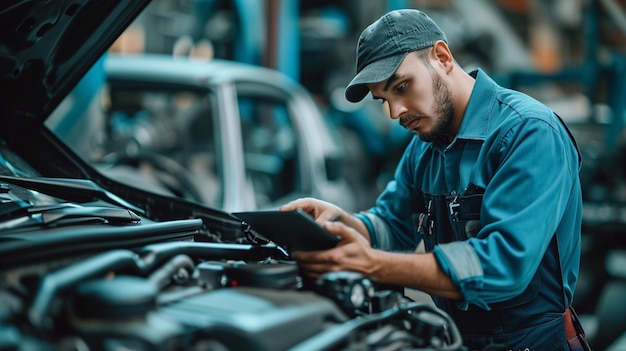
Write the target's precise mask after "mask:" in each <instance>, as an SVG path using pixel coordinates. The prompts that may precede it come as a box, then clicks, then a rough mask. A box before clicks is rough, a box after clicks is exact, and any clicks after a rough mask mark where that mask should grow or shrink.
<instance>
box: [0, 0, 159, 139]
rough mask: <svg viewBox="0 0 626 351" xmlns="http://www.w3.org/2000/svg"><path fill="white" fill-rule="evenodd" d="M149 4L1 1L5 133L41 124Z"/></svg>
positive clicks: (143, 0) (0, 114)
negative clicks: (9, 130) (17, 128)
mask: <svg viewBox="0 0 626 351" xmlns="http://www.w3.org/2000/svg"><path fill="white" fill-rule="evenodd" d="M148 3H149V0H116V1H101V0H100V1H99V0H6V1H2V2H1V3H0V118H1V119H2V124H3V130H4V131H6V130H8V129H12V130H13V131H16V129H14V128H16V127H21V128H20V129H21V130H22V128H24V127H34V124H41V123H42V122H43V121H44V120H45V119H46V117H47V116H48V115H49V114H50V113H51V112H52V111H53V110H54V108H55V107H56V106H57V105H58V104H59V103H60V101H61V100H62V99H63V98H64V97H65V96H66V95H67V94H68V93H69V92H70V90H71V89H72V88H73V87H74V85H75V84H76V83H77V82H78V81H79V80H80V79H81V77H82V76H83V75H84V74H85V73H86V72H87V71H88V69H89V68H90V67H91V66H92V65H93V64H94V62H95V61H96V60H97V59H98V58H99V57H100V56H101V55H102V54H103V53H104V52H105V51H106V50H107V49H108V48H109V46H110V45H111V44H112V43H113V41H114V40H115V39H116V38H117V37H118V36H119V35H120V34H121V33H122V31H123V30H124V29H125V28H126V27H127V26H128V25H129V24H130V23H131V22H132V21H133V19H135V17H136V16H137V15H138V14H139V13H140V12H141V11H142V10H143V9H144V8H145V6H146V5H147V4H148Z"/></svg>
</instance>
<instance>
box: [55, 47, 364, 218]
mask: <svg viewBox="0 0 626 351" xmlns="http://www.w3.org/2000/svg"><path fill="white" fill-rule="evenodd" d="M102 65H103V68H102V71H101V74H103V75H104V78H103V80H102V84H103V86H104V88H105V89H103V90H102V92H101V93H100V95H98V94H96V95H95V96H94V98H96V100H98V99H99V101H100V102H99V103H100V107H99V108H100V110H101V111H100V112H99V113H100V114H101V116H100V117H99V118H94V116H93V115H94V114H98V112H97V111H94V109H84V111H85V112H84V113H83V114H82V115H80V116H78V117H77V116H76V115H75V114H68V113H66V112H67V110H68V107H67V106H65V107H64V108H59V109H57V111H59V112H60V113H63V115H62V116H54V114H53V117H52V118H51V119H50V122H48V126H49V127H50V128H51V129H52V130H54V131H55V133H57V134H58V135H59V136H60V137H61V138H62V139H64V140H66V141H67V142H68V144H69V145H70V146H73V147H74V148H75V149H76V151H77V152H79V153H80V152H82V151H81V146H84V145H89V141H93V140H98V141H99V147H98V148H96V150H97V151H95V152H94V151H93V149H87V150H91V151H87V152H84V155H85V157H86V158H87V159H89V160H90V162H92V163H93V164H94V165H96V166H97V168H98V169H99V170H101V171H102V172H104V173H105V174H108V175H110V176H111V177H114V178H115V179H116V180H119V181H122V182H125V183H127V184H132V185H135V186H139V187H144V188H145V189H147V190H151V191H157V192H162V193H170V194H173V195H176V196H179V197H182V198H185V199H188V200H191V201H196V202H199V203H202V204H205V205H208V206H211V207H216V208H220V209H223V210H225V211H242V210H254V209H269V208H276V207H278V206H280V205H282V204H284V203H286V202H288V201H290V200H293V199H296V198H298V197H303V196H314V197H318V198H321V199H324V200H327V201H330V202H333V203H337V204H339V205H341V206H344V207H345V208H347V209H349V210H356V208H354V203H355V202H354V194H352V193H351V188H350V186H349V185H348V184H347V182H346V180H345V179H344V178H343V177H342V175H343V171H342V167H343V160H344V155H343V150H342V148H341V146H340V145H339V144H338V142H337V138H336V136H334V135H333V131H332V130H331V129H330V127H329V125H328V124H327V123H326V120H325V119H324V117H323V115H322V113H321V112H320V110H319V109H318V107H317V105H316V103H315V101H314V100H313V99H312V98H311V96H310V94H309V93H308V92H307V91H306V90H305V89H304V88H303V87H302V86H300V85H299V84H298V83H297V82H295V81H293V80H290V79H289V78H288V77H286V76H285V75H283V74H281V73H279V72H277V71H275V70H271V69H268V68H263V67H257V66H252V65H247V64H243V63H239V62H234V61H229V60H221V59H212V60H198V59H193V58H185V57H172V56H171V55H161V54H133V55H128V54H126V55H122V54H114V53H109V54H107V55H105V56H104V57H103V62H102ZM79 88H80V89H84V87H82V86H79V87H78V88H77V89H79ZM80 92H84V90H81V91H77V92H74V95H76V94H78V93H80ZM83 95H84V94H83ZM88 96H91V95H88ZM83 98H85V97H83ZM66 100H68V101H73V103H74V104H76V103H78V100H79V99H77V98H76V97H75V96H72V95H70V97H68V98H67V99H66ZM70 104H71V102H68V103H66V105H70ZM62 106H63V104H62ZM69 118H72V119H74V121H73V122H72V123H67V122H66V121H65V119H69ZM85 119H86V120H91V121H92V122H91V124H92V127H89V128H87V127H85V126H84V125H85V122H84V121H83V120H85ZM81 121H82V122H81ZM93 124H95V125H96V127H93ZM68 125H70V127H69V128H68V127H67V126H68ZM79 125H83V127H81V129H80V130H79V132H78V133H73V134H72V133H71V129H72V128H71V126H74V128H76V127H75V126H79ZM98 126H99V127H98ZM85 130H87V131H92V132H91V133H90V132H85Z"/></svg>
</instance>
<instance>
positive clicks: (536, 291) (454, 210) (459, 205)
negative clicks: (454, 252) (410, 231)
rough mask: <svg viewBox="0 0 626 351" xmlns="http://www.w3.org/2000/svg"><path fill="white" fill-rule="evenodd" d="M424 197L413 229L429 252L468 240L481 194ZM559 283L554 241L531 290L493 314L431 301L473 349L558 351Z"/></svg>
mask: <svg viewBox="0 0 626 351" xmlns="http://www.w3.org/2000/svg"><path fill="white" fill-rule="evenodd" d="M420 194H421V196H420V195H419V194H416V195H417V196H420V197H421V198H422V199H423V201H417V202H416V204H417V207H418V208H415V210H416V211H415V215H414V221H413V222H414V223H413V224H414V227H415V230H416V232H417V233H418V235H420V236H421V237H422V239H423V240H424V244H425V248H426V250H427V251H432V250H433V248H434V246H435V245H437V244H443V243H449V242H452V241H459V240H467V238H468V233H467V232H466V230H465V229H466V228H467V227H468V224H469V223H471V221H476V220H479V219H480V206H481V203H482V194H481V193H480V192H476V191H474V192H472V193H471V194H461V195H459V196H455V197H451V196H445V195H433V194H427V193H420ZM420 206H421V208H419V207H420ZM470 236H471V234H470ZM559 277H561V272H560V264H559V256H558V248H557V243H556V236H554V237H553V239H552V240H551V242H550V245H549V247H548V249H547V250H546V253H545V254H544V257H543V258H542V260H541V264H540V266H539V269H538V270H537V272H536V273H535V275H534V276H533V278H532V280H531V282H530V284H529V285H528V287H527V288H526V290H525V291H524V292H523V293H522V294H520V295H518V296H516V297H515V298H512V299H510V300H508V301H504V302H500V303H496V304H492V305H490V307H491V310H490V311H486V310H483V309H481V308H479V307H477V306H475V305H470V307H469V309H467V310H461V309H459V308H458V307H457V301H455V300H449V299H445V298H440V297H433V300H434V302H435V304H436V305H437V306H438V307H439V308H441V309H443V310H444V311H446V312H447V313H448V314H450V316H451V317H452V319H453V320H454V321H455V323H456V324H457V325H458V327H459V330H460V331H461V334H462V335H463V337H464V341H465V342H466V344H467V346H468V347H470V348H472V347H476V348H478V349H482V348H483V347H484V346H485V345H490V344H503V345H507V347H514V346H515V347H518V348H520V349H522V350H523V349H524V348H529V349H531V350H551V349H553V348H552V346H554V349H555V350H558V349H560V348H561V347H562V346H563V345H564V344H565V335H564V333H563V311H565V309H566V307H565V306H564V304H563V293H562V291H563V290H562V282H561V281H560V280H558V279H559Z"/></svg>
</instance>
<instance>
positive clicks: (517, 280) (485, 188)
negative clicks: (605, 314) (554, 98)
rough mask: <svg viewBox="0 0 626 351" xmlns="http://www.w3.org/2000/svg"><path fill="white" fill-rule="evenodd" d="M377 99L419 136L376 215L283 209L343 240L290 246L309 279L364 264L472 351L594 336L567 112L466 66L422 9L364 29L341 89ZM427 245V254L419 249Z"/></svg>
mask: <svg viewBox="0 0 626 351" xmlns="http://www.w3.org/2000/svg"><path fill="white" fill-rule="evenodd" d="M368 93H371V95H372V96H373V98H374V99H378V100H381V101H382V102H383V103H384V104H386V105H388V109H389V114H390V117H391V118H393V119H397V120H399V123H400V124H401V125H402V126H404V127H405V128H407V129H409V130H411V131H412V132H414V133H415V134H416V135H417V136H418V138H413V140H412V141H411V143H410V145H409V146H408V147H407V149H406V151H405V153H404V155H403V157H402V159H401V161H400V162H399V164H398V167H397V169H396V172H395V175H394V179H393V180H392V181H391V182H389V184H388V185H387V187H386V189H385V190H384V191H383V193H382V194H381V195H380V196H379V198H378V200H377V202H376V205H375V206H374V207H373V208H371V209H369V210H368V211H367V212H362V213H358V214H350V213H347V212H346V211H344V210H342V209H340V208H339V207H337V206H335V205H332V204H329V203H326V202H322V201H319V200H316V199H311V198H306V199H299V200H296V201H294V202H291V203H289V204H286V205H285V206H283V207H281V210H284V211H288V210H294V209H296V208H301V209H304V210H305V211H307V212H309V213H310V214H311V215H313V216H314V217H315V218H316V221H317V222H318V223H320V224H323V225H324V227H325V228H326V229H327V230H328V231H329V232H331V233H333V234H335V235H337V236H339V237H341V242H340V244H339V245H338V246H337V247H336V248H333V249H331V250H326V251H318V252H297V253H295V254H294V257H295V259H296V260H297V261H298V264H299V265H300V266H301V268H302V269H303V270H304V271H305V272H306V274H307V275H309V276H310V277H313V278H315V277H318V276H319V275H321V274H323V273H324V272H329V271H341V270H345V271H356V272H361V273H363V274H365V275H367V276H369V277H371V278H372V279H373V280H375V281H378V282H380V283H385V284H395V285H399V286H405V287H409V288H414V289H419V290H422V291H425V292H427V293H429V294H430V295H431V296H432V297H433V300H434V301H435V303H436V304H437V306H438V307H439V308H441V309H443V310H445V311H446V312H448V313H449V314H450V315H451V316H452V318H453V319H454V320H455V322H456V323H457V325H458V327H459V329H460V331H461V333H462V334H463V339H464V342H465V344H466V346H468V347H470V348H471V349H472V350H482V349H484V348H486V347H488V346H489V347H491V346H494V345H499V346H500V347H502V349H506V350H525V349H527V350H561V349H570V348H576V347H579V346H581V345H580V344H581V341H582V343H583V344H585V342H584V335H583V334H582V329H580V328H578V329H577V331H573V330H572V329H573V328H574V327H575V326H576V327H579V325H575V323H573V322H572V310H571V308H570V307H571V304H572V300H573V294H574V288H575V285H576V279H577V274H578V268H579V260H580V227H581V210H582V197H581V188H580V182H579V176H578V172H579V169H580V166H581V159H580V155H579V152H578V149H577V147H576V145H575V141H574V139H573V137H572V136H571V134H570V133H569V131H568V130H567V128H566V126H565V125H564V123H563V122H562V121H561V120H560V118H559V117H558V116H556V115H555V114H554V113H553V112H552V111H550V110H549V109H548V108H547V107H546V106H544V105H543V104H541V103H539V102H538V101H536V100H534V99H532V98H530V97H529V96H527V95H524V94H522V93H519V92H515V91H512V90H508V89H505V88H502V87H500V86H498V85H497V84H496V83H495V82H494V81H493V80H492V79H491V78H489V77H488V76H487V75H486V74H485V72H483V71H482V70H480V69H478V70H476V71H474V72H471V73H470V74H468V73H466V72H464V71H463V70H462V68H461V67H460V66H459V65H458V64H457V63H456V62H455V60H454V57H453V56H452V53H451V52H450V49H449V47H448V45H447V39H446V36H445V34H444V33H443V32H442V31H441V29H440V28H439V27H438V26H437V25H436V24H435V23H434V22H433V21H432V20H431V19H430V18H429V17H428V16H427V15H426V14H424V13H423V12H421V11H418V10H398V11H392V12H390V13H388V14H386V15H384V16H382V17H381V18H380V19H379V20H378V21H376V22H374V23H373V24H371V25H370V26H369V27H368V28H366V29H365V30H364V31H363V32H362V34H361V36H360V38H359V41H358V47H357V75H356V76H355V77H354V79H353V80H352V81H351V82H350V84H349V86H348V87H347V88H346V91H345V95H346V98H347V99H348V100H349V101H351V102H357V101H360V100H361V99H363V98H364V97H365V96H366V95H367V94H368ZM420 241H423V242H424V244H425V249H426V253H416V252H415V249H416V247H417V245H418V244H419V242H420ZM577 334H581V335H580V338H578V337H577ZM568 339H571V341H569V342H568ZM585 346H586V345H585Z"/></svg>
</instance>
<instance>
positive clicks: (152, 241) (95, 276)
mask: <svg viewBox="0 0 626 351" xmlns="http://www.w3.org/2000/svg"><path fill="white" fill-rule="evenodd" d="M0 182H1V183H2V191H3V193H2V196H1V197H2V201H3V202H2V204H0V226H2V227H3V234H2V236H1V238H0V240H1V241H2V242H3V245H0V350H219V351H223V350H268V351H269V350H287V349H291V350H301V351H304V350H381V349H384V350H461V349H462V345H461V339H460V336H459V334H458V331H457V329H456V327H455V325H454V323H453V322H452V321H451V320H450V319H449V317H448V316H447V315H446V314H445V313H443V312H442V311H440V310H438V309H436V308H435V307H433V306H431V305H429V304H424V303H418V302H415V301H412V300H410V299H408V298H406V297H405V296H404V295H403V293H402V292H401V291H400V290H398V289H395V288H394V287H383V286H378V285H377V284H375V283H374V282H372V281H370V280H368V279H367V278H365V277H363V276H361V275H360V274H357V273H354V272H333V273H327V274H326V275H324V276H322V277H321V278H319V279H317V280H316V281H309V280H307V279H304V278H303V277H302V275H301V274H300V272H299V269H298V266H297V264H296V263H295V262H294V261H293V260H292V259H291V258H290V257H289V255H288V254H287V253H286V252H285V251H284V250H283V249H282V248H280V247H279V246H276V245H274V244H272V243H268V242H265V241H262V240H256V239H255V232H254V231H253V230H251V229H250V228H249V226H246V225H245V223H241V222H238V221H237V220H234V219H232V218H230V217H229V216H227V215H223V217H221V218H220V217H218V216H215V214H208V213H205V214H204V215H200V216H198V217H199V218H186V219H171V220H163V221H154V220H151V219H148V218H147V217H145V216H144V215H143V214H136V213H134V212H133V211H131V210H127V209H122V208H120V207H115V206H112V205H111V203H112V202H114V200H115V201H119V199H118V200H116V199H115V198H107V197H106V196H104V195H102V194H106V192H97V191H93V192H92V195H93V196H95V195H94V194H101V195H98V196H100V197H101V199H97V200H94V201H92V202H83V203H80V204H78V203H72V202H52V201H47V203H46V201H43V202H41V204H40V203H38V202H36V201H32V200H33V199H32V198H31V201H25V199H26V198H27V196H26V195H25V194H34V193H35V191H39V192H47V193H49V194H52V193H54V194H56V195H60V194H61V193H63V192H64V193H65V194H66V195H65V197H68V196H70V195H67V194H71V193H74V195H72V196H74V197H76V196H79V195H76V194H79V193H80V192H78V191H77V189H78V185H80V186H82V189H85V188H86V184H90V183H85V182H80V181H78V180H74V179H65V180H62V179H45V178H30V179H20V178H17V177H10V176H0ZM46 197H47V198H48V200H51V199H53V198H52V197H50V196H48V195H45V194H42V193H37V198H38V199H39V200H40V201H41V199H42V198H46ZM44 203H45V204H44ZM228 231H230V232H231V233H228ZM229 234H230V235H231V236H232V237H233V238H237V237H238V239H234V240H229V239H228V237H229V236H228V235H229Z"/></svg>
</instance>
